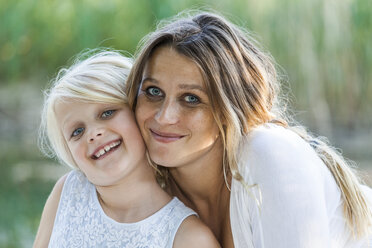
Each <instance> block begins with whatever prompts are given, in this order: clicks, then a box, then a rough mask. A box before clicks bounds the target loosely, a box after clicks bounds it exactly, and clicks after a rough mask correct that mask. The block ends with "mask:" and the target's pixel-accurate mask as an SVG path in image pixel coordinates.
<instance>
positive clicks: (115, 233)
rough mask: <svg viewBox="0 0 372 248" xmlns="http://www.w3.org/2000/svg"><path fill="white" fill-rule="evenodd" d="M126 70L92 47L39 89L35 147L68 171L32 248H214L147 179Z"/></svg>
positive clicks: (193, 220)
mask: <svg viewBox="0 0 372 248" xmlns="http://www.w3.org/2000/svg"><path fill="white" fill-rule="evenodd" d="M130 68H131V61H130V59H128V58H125V57H123V56H122V55H120V54H119V53H117V52H100V53H98V54H96V55H94V56H92V57H90V58H88V59H86V60H84V61H78V62H76V63H75V64H74V65H73V66H72V67H71V68H69V69H62V70H61V71H60V73H59V74H58V76H57V78H56V80H55V81H54V84H53V86H52V87H51V89H50V90H49V91H47V93H46V99H45V103H44V109H43V114H42V125H41V130H42V132H41V133H42V134H44V135H42V136H41V141H42V144H43V145H42V149H43V150H44V151H45V150H48V151H52V152H53V154H54V155H55V156H56V157H57V158H58V159H59V160H60V161H61V162H63V163H64V164H67V165H68V166H70V167H72V168H73V169H74V170H72V171H71V172H70V173H68V174H67V175H65V176H63V177H62V178H60V179H59V180H58V182H57V183H56V185H55V187H54V189H53V191H52V193H51V195H50V196H49V198H48V200H47V202H46V205H45V208H44V211H43V214H42V217H41V222H40V227H39V230H38V233H37V235H36V239H35V243H34V247H47V246H49V247H159V248H160V247H196V246H198V247H219V245H218V243H217V241H216V240H215V238H214V236H213V234H212V232H211V231H210V230H209V229H208V228H207V227H206V226H204V225H203V224H202V223H201V221H199V219H198V218H197V217H196V216H195V213H194V212H193V211H192V210H191V209H189V208H187V207H185V206H184V205H183V204H182V203H181V202H180V201H179V200H178V199H177V198H173V199H171V197H170V196H169V195H167V194H166V193H165V192H164V191H163V190H162V189H161V188H160V187H159V186H158V184H157V182H156V180H155V177H154V173H153V170H152V168H151V167H150V166H149V164H148V160H147V158H146V156H145V154H146V153H145V145H144V142H143V139H142V137H141V133H140V132H139V129H138V127H137V125H136V121H135V119H134V115H133V113H132V111H131V109H130V108H129V107H128V106H127V99H126V95H125V93H124V86H125V85H124V83H125V81H126V78H127V75H128V73H129V70H130ZM46 148H48V149H46Z"/></svg>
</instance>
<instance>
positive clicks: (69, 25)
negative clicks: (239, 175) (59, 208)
mask: <svg viewBox="0 0 372 248" xmlns="http://www.w3.org/2000/svg"><path fill="white" fill-rule="evenodd" d="M201 5H205V6H212V7H213V8H214V9H216V10H217V11H220V12H222V13H224V14H226V15H227V16H228V17H231V19H233V21H234V22H237V23H238V24H241V25H244V26H245V27H247V28H248V29H250V30H252V31H253V32H255V33H256V34H257V35H258V36H259V37H261V41H262V43H263V44H264V45H265V46H266V48H267V49H268V50H270V52H272V53H273V55H274V57H275V58H276V59H277V62H278V64H280V65H281V66H282V68H284V70H285V71H286V73H287V74H288V78H289V84H290V86H291V88H292V91H293V95H294V99H293V105H294V106H295V109H297V110H309V111H310V114H307V115H305V116H304V118H305V119H306V118H308V119H309V120H307V121H309V122H310V123H314V125H315V126H316V127H317V129H320V130H323V133H329V132H330V129H331V127H332V126H333V125H341V126H344V127H348V128H357V127H361V126H362V127H363V126H364V127H366V126H369V125H370V124H371V122H372V113H371V111H372V108H370V105H371V99H372V69H371V68H372V35H371V34H372V2H371V1H370V0H313V1H306V0H281V1H275V0H265V1H255V0H244V1H243V0H235V1H222V0H218V1H212V0H207V1H204V2H203V3H202V4H200V1H195V0H180V1H171V0H165V1H160V0H152V1H147V0H139V1H130V0H124V1H123V0H107V1H95V0H81V1H74V0H64V1H56V0H28V1H26V0H24V1H20V0H14V1H7V0H0V63H1V66H0V83H1V84H10V83H17V82H19V81H25V80H29V79H30V78H33V79H34V80H33V81H36V82H39V84H38V85H37V86H36V87H40V86H43V85H45V83H46V81H47V79H48V78H50V77H52V76H53V75H54V73H55V71H56V70H57V68H58V67H60V66H62V65H65V64H66V61H68V59H69V58H71V57H72V56H73V55H74V54H76V53H78V52H80V51H81V50H83V49H85V48H95V47H98V46H108V47H113V48H116V49H123V50H127V51H129V52H130V53H134V51H135V48H136V44H137V43H138V41H139V40H140V39H141V37H143V36H144V35H145V34H146V33H148V32H149V31H151V30H153V28H154V27H155V24H156V20H158V19H162V18H166V17H169V16H172V15H174V14H176V13H177V12H179V11H180V10H183V9H185V8H190V7H198V6H201ZM35 79H36V80H35ZM308 106H310V108H309V107H308Z"/></svg>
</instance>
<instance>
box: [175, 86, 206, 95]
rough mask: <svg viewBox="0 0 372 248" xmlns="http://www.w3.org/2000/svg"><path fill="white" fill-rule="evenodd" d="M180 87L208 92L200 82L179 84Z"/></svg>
mask: <svg viewBox="0 0 372 248" xmlns="http://www.w3.org/2000/svg"><path fill="white" fill-rule="evenodd" d="M178 87H179V88H180V89H183V90H200V91H201V92H203V93H205V94H206V91H205V89H204V88H203V87H202V86H200V85H198V84H180V85H178Z"/></svg>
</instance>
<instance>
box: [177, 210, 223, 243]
mask: <svg viewBox="0 0 372 248" xmlns="http://www.w3.org/2000/svg"><path fill="white" fill-rule="evenodd" d="M189 247H205V248H220V247H221V246H220V244H219V243H218V241H217V240H216V238H215V237H214V235H213V233H212V231H211V230H210V229H209V228H208V227H207V226H206V225H204V224H203V223H202V222H201V220H199V219H198V218H197V217H196V216H194V215H193V216H189V217H187V218H186V219H185V220H184V221H183V222H182V224H181V226H180V227H179V229H178V230H177V233H176V237H175V238H174V243H173V248H189Z"/></svg>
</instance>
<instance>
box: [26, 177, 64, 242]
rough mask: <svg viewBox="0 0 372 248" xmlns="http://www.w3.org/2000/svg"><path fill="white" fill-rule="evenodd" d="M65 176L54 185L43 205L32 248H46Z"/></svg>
mask: <svg viewBox="0 0 372 248" xmlns="http://www.w3.org/2000/svg"><path fill="white" fill-rule="evenodd" d="M66 177H67V174H66V175H64V176H62V177H61V178H60V179H59V180H58V181H57V183H56V184H55V185H54V188H53V190H52V192H51V193H50V195H49V197H48V200H47V201H46V203H45V206H44V210H43V214H42V215H41V220H40V225H39V229H38V231H37V234H36V238H35V242H34V246H33V247H34V248H41V247H48V244H49V239H50V236H51V234H52V230H53V225H54V219H55V217H56V213H57V209H58V204H59V199H60V198H61V193H62V189H63V185H64V183H65V180H66Z"/></svg>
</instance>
